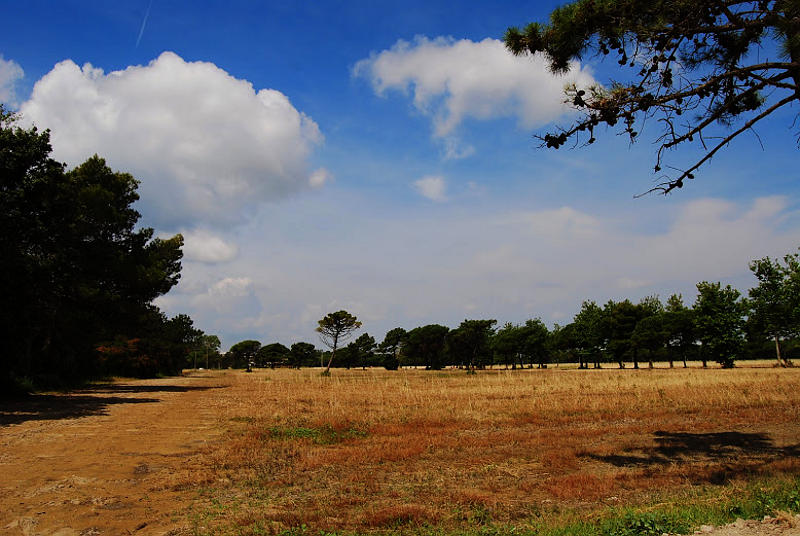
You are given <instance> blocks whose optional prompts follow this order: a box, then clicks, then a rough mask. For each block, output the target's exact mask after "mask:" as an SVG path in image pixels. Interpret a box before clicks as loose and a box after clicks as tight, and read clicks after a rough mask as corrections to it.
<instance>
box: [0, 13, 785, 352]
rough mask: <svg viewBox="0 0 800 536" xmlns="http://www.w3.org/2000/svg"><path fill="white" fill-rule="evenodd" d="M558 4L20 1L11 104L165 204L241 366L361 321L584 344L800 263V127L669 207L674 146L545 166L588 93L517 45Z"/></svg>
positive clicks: (589, 70)
mask: <svg viewBox="0 0 800 536" xmlns="http://www.w3.org/2000/svg"><path fill="white" fill-rule="evenodd" d="M555 5H557V3H556V2H491V3H489V2H462V3H460V4H459V5H458V7H457V9H456V8H454V7H453V4H452V2H436V1H425V2H414V1H404V2H324V1H322V2H264V3H260V2H244V1H233V2H224V3H223V2H192V3H188V2H177V1H171V2H167V1H164V0H152V2H151V1H150V0H141V1H120V2H113V3H112V2H105V1H97V2H70V1H60V2H50V1H36V0H34V1H30V0H29V1H25V2H5V3H4V6H3V7H4V9H3V12H4V13H5V14H6V20H7V24H5V25H4V31H3V32H2V34H0V58H1V59H0V100H3V101H4V102H5V103H6V104H8V105H9V106H10V107H11V108H12V109H15V110H19V111H20V112H21V114H22V117H23V121H24V122H28V123H35V124H36V125H38V126H40V127H42V128H50V129H51V131H52V141H53V148H54V156H55V157H56V158H58V159H60V160H63V161H65V162H67V163H68V164H70V165H75V164H77V163H79V162H81V161H82V160H84V159H85V158H87V157H88V156H91V154H94V153H95V152H97V153H99V154H100V155H101V156H104V157H105V158H107V160H108V162H109V164H110V165H111V166H112V167H114V168H115V169H119V170H123V171H129V172H131V173H133V174H134V175H135V176H136V177H137V178H139V179H140V180H141V181H142V183H141V186H140V193H141V195H142V199H141V201H140V203H139V206H138V209H139V210H140V212H142V214H143V218H142V224H144V225H147V226H152V227H155V228H156V229H157V231H158V232H159V233H160V234H163V235H168V234H172V233H175V232H182V233H183V234H184V235H185V237H186V241H187V243H186V247H185V260H184V270H183V278H182V280H181V283H180V285H179V286H178V287H176V288H175V289H173V290H172V291H171V292H170V293H169V294H168V295H167V296H164V297H162V298H160V299H159V302H158V303H159V305H160V306H161V307H162V308H163V309H164V310H166V311H167V312H168V313H169V314H177V313H179V312H186V313H188V314H190V315H191V316H192V317H193V318H194V319H195V322H196V324H197V325H198V327H200V328H201V329H203V330H205V331H206V332H209V333H217V334H219V335H220V336H221V337H222V339H223V346H224V347H228V346H230V345H231V344H233V343H235V342H237V341H238V340H242V339H245V338H255V339H258V340H260V341H262V342H263V343H269V342H273V341H280V342H282V343H284V344H290V343H293V342H297V341H300V340H306V341H310V342H317V341H316V337H315V334H314V328H315V326H316V321H317V320H318V319H319V318H321V317H322V316H324V314H326V313H327V312H330V311H333V310H338V309H341V308H344V309H347V310H349V311H350V312H351V313H353V314H355V315H357V316H358V317H359V318H360V319H361V320H363V322H364V328H363V329H364V330H365V331H367V332H369V333H370V334H372V335H374V336H376V338H378V339H381V338H382V337H383V335H384V333H385V332H386V331H387V330H389V329H391V328H393V327H396V326H402V327H405V328H407V329H410V328H413V327H416V326H419V325H423V324H426V323H431V322H436V323H442V324H446V325H450V326H451V327H453V326H456V325H457V324H458V323H459V322H460V321H461V320H463V319H465V318H487V317H488V318H496V319H497V320H499V321H500V323H501V324H502V323H504V322H515V323H516V322H523V321H524V320H526V319H527V318H532V317H541V318H542V319H543V320H544V321H545V322H547V323H548V324H552V323H553V322H559V323H562V324H563V323H566V322H568V321H569V320H570V319H571V317H572V316H573V315H574V314H575V313H576V312H577V311H578V309H579V308H580V303H581V301H582V300H583V299H594V300H596V301H598V302H600V303H602V302H605V301H606V300H608V299H622V298H625V297H629V298H631V299H634V300H638V299H640V298H641V297H643V296H645V295H648V294H654V293H655V294H659V295H660V296H661V297H662V298H664V299H666V297H667V296H668V295H669V294H671V293H673V292H678V293H682V294H683V295H684V299H685V301H687V302H692V301H693V300H694V295H695V292H694V284H695V283H697V282H698V281H701V280H713V281H717V280H722V281H723V282H725V283H731V284H734V285H735V286H737V287H738V288H740V289H742V290H746V289H747V288H748V287H749V286H751V285H752V284H753V279H752V276H750V274H749V271H748V269H747V263H748V261H750V260H752V259H754V258H759V257H763V256H767V255H769V256H773V257H774V256H779V255H783V254H785V253H789V252H793V251H796V249H797V247H798V245H800V218H798V184H800V181H798V178H800V171H798V168H800V166H797V156H798V150H797V138H796V136H797V126H796V125H795V126H794V127H793V126H792V121H793V119H794V115H796V114H797V112H798V109H797V106H796V105H795V106H794V107H793V108H791V109H788V110H786V111H785V112H783V113H781V114H780V115H777V116H775V117H774V118H771V119H770V120H769V121H768V122H765V123H764V124H762V125H760V126H759V127H758V129H757V132H758V135H759V137H760V139H761V143H759V141H758V140H757V139H756V138H755V137H754V136H752V135H748V136H744V137H742V138H741V139H739V140H736V141H735V142H734V143H732V144H731V146H730V147H729V148H728V149H727V150H724V151H723V152H721V153H720V154H719V156H718V157H715V158H714V160H713V161H712V162H711V164H710V165H708V166H706V167H705V168H703V170H702V171H701V173H699V174H698V178H697V179H696V180H695V181H693V182H692V183H691V184H688V185H687V187H685V188H683V190H681V191H680V192H678V193H676V194H675V195H670V196H667V197H663V196H657V195H650V196H646V197H644V198H640V199H633V196H634V194H638V193H641V192H642V191H644V190H646V189H648V188H649V187H650V186H651V185H652V184H653V176H652V175H651V173H650V170H651V168H652V157H653V145H652V143H651V142H652V139H653V138H652V136H648V134H653V133H654V132H655V131H654V130H652V128H651V129H650V131H648V130H645V131H644V134H645V135H644V138H643V139H642V141H641V142H639V143H637V144H636V145H634V146H632V147H630V146H629V144H628V143H627V141H625V140H624V139H623V138H620V137H617V136H614V135H613V133H609V134H610V135H608V136H604V137H602V138H601V139H600V140H599V141H598V143H596V144H595V145H593V146H592V147H591V148H587V149H580V150H568V149H562V150H560V151H545V150H539V149H537V148H536V145H537V144H536V142H535V141H534V140H533V139H532V135H533V134H535V133H537V132H542V131H543V128H545V127H547V126H548V125H551V126H552V125H553V124H557V123H558V122H559V120H561V121H562V122H564V121H565V120H568V118H569V115H565V114H568V113H569V111H568V110H566V109H565V108H564V107H563V106H562V104H561V101H562V98H563V97H562V89H563V86H564V83H565V80H564V79H554V78H553V77H552V76H551V75H550V74H549V73H548V72H547V71H546V69H545V68H544V66H543V65H542V63H541V62H540V61H539V60H536V59H532V58H512V57H511V56H509V55H508V54H507V53H506V52H505V51H504V49H503V47H502V45H501V44H500V43H499V42H498V41H496V40H498V39H502V34H503V32H504V30H505V29H506V27H508V26H510V25H524V24H525V23H527V22H529V21H532V20H540V21H543V20H546V17H547V14H548V13H549V11H550V10H551V9H552V8H553V7H554V6H555ZM769 53H770V52H769V51H766V52H765V54H769ZM614 67H616V63H615V62H613V61H611V62H609V64H603V63H599V62H597V61H596V60H595V59H594V58H587V59H586V61H584V62H583V63H582V64H580V65H576V68H575V69H573V74H572V75H571V76H573V79H575V80H577V81H579V82H583V83H591V82H593V81H598V82H600V83H607V82H608V80H609V77H610V76H613V75H614V73H615V70H614ZM761 144H763V147H764V148H763V149H762V147H761ZM692 154H693V149H688V150H686V151H684V152H682V153H679V154H677V155H676V161H675V163H677V164H679V163H680V162H681V161H682V160H681V159H689V158H691V156H692Z"/></svg>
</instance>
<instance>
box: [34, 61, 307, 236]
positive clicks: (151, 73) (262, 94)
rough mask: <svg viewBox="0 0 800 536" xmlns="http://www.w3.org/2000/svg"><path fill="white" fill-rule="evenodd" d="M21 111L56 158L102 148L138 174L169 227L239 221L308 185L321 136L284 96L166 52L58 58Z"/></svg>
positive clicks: (151, 211)
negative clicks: (90, 59)
mask: <svg viewBox="0 0 800 536" xmlns="http://www.w3.org/2000/svg"><path fill="white" fill-rule="evenodd" d="M20 111H21V112H22V114H23V120H25V121H29V122H34V123H36V124H37V125H38V126H40V127H42V128H50V129H51V139H52V144H53V153H54V157H55V158H57V159H59V160H63V161H66V162H67V163H68V164H71V165H74V164H77V163H80V162H82V161H83V160H84V159H86V158H87V157H89V156H91V155H92V154H94V153H98V154H100V155H101V156H103V157H105V158H107V160H108V161H109V164H110V165H111V166H112V167H114V168H116V169H120V170H124V171H128V172H131V173H133V174H134V175H135V176H136V177H137V178H139V179H141V180H142V184H141V186H140V194H141V196H142V201H141V203H142V212H143V213H144V214H145V216H146V217H147V223H149V224H155V225H157V226H160V227H168V228H178V227H181V226H183V227H191V226H193V225H195V224H196V222H198V221H203V222H205V223H207V224H231V223H237V222H239V221H242V219H243V215H244V214H245V213H247V212H248V211H251V210H252V209H253V208H254V207H255V206H257V205H258V204H260V203H263V202H265V201H269V200H273V199H278V198H283V197H285V196H287V195H288V194H290V193H292V192H294V191H297V190H299V189H303V188H308V187H309V171H308V165H307V159H308V157H309V155H310V154H311V152H312V151H313V149H314V147H315V145H317V144H318V143H320V142H321V141H322V135H321V134H320V131H319V128H318V127H317V125H316V123H314V121H313V120H311V118H309V117H307V116H306V115H304V114H303V113H302V112H299V111H298V110H296V109H295V108H294V107H293V106H292V104H291V103H290V102H289V99H288V98H287V97H286V95H284V94H283V93H281V92H279V91H276V90H274V89H261V90H259V91H255V90H254V88H253V86H252V85H251V84H250V82H248V81H246V80H239V79H236V78H234V77H233V76H231V75H229V74H228V73H226V72H225V71H223V70H222V69H220V68H219V67H217V66H216V65H214V64H212V63H207V62H186V61H184V60H183V59H182V58H180V57H179V56H177V55H176V54H174V53H172V52H164V53H163V54H161V55H160V56H159V57H158V58H157V59H155V60H153V61H152V62H150V63H149V64H148V65H146V66H134V67H128V68H127V69H125V70H122V71H114V72H110V73H108V74H105V73H104V72H103V71H102V70H101V69H97V68H94V67H92V66H91V65H90V64H86V65H84V66H83V67H82V68H80V67H78V66H77V65H76V64H75V63H73V62H72V61H71V60H66V61H63V62H61V63H59V64H57V65H56V66H55V67H54V68H53V69H52V71H50V72H49V73H48V74H47V75H45V76H44V77H43V78H42V79H41V80H39V81H38V82H37V83H36V85H35V87H34V89H33V93H32V95H31V98H30V100H28V101H27V102H25V103H24V104H23V105H22V106H21V108H20Z"/></svg>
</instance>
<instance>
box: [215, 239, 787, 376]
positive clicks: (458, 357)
mask: <svg viewBox="0 0 800 536" xmlns="http://www.w3.org/2000/svg"><path fill="white" fill-rule="evenodd" d="M750 270H751V271H752V272H753V274H754V276H755V277H756V279H757V280H758V284H757V285H756V286H755V287H753V288H752V289H750V291H749V293H748V296H747V297H745V296H743V295H742V294H741V293H740V292H739V291H738V290H736V289H735V288H733V287H731V286H730V285H725V286H723V285H722V284H721V283H719V282H716V283H709V282H707V281H703V282H701V283H698V284H697V296H696V298H695V301H694V303H693V304H691V305H686V304H684V301H683V298H682V296H681V295H680V294H673V295H672V296H670V297H669V298H668V299H667V301H666V302H665V303H664V302H662V301H661V300H660V299H659V298H658V297H657V296H647V297H645V298H643V299H642V300H640V301H639V302H638V303H634V302H632V301H631V300H628V299H625V300H622V301H614V300H609V301H608V302H606V303H605V304H604V305H602V306H601V305H598V304H597V303H596V302H594V301H589V300H587V301H584V302H583V303H582V304H581V308H580V310H579V311H578V313H577V314H576V315H575V316H574V318H573V319H572V322H570V323H568V324H565V325H558V324H556V325H554V326H553V327H552V328H551V329H548V327H547V326H546V325H545V324H544V322H542V320H541V319H539V318H533V319H530V320H527V321H525V322H524V323H522V324H512V323H506V324H504V325H503V326H501V327H499V328H498V327H497V320H494V319H483V320H474V319H473V320H464V321H463V322H462V323H461V324H460V325H459V326H458V327H456V328H454V329H450V328H449V327H447V326H443V325H439V324H429V325H425V326H420V327H417V328H414V329H411V330H408V331H407V330H405V329H404V328H401V327H398V328H395V329H392V330H390V331H389V332H387V333H386V336H385V337H384V339H383V341H382V342H377V341H376V340H375V338H374V337H373V336H371V335H369V334H368V333H363V334H361V335H360V336H359V337H358V338H356V339H355V340H353V341H352V342H350V343H349V344H347V345H342V343H343V342H346V340H347V339H348V338H349V336H350V335H353V334H354V332H355V331H356V330H358V329H359V328H360V327H361V323H360V322H359V321H358V320H357V318H356V317H355V316H353V315H351V314H349V313H347V312H346V311H337V312H335V313H330V314H328V315H327V316H326V317H325V318H323V319H322V320H320V321H319V327H318V328H317V332H319V333H320V335H321V339H322V342H323V343H324V344H325V345H326V346H328V348H329V349H330V352H325V351H322V350H318V349H316V348H315V347H314V345H313V344H311V343H308V342H299V343H295V344H294V345H292V347H291V348H287V347H286V346H284V345H282V344H280V343H272V344H268V345H266V346H261V344H260V343H259V342H258V341H254V340H248V341H242V342H240V343H237V344H235V345H234V346H233V347H232V348H231V350H230V352H228V353H227V354H226V355H225V356H222V357H221V359H222V360H223V361H224V362H225V363H226V365H227V366H233V367H237V366H246V365H248V364H253V365H255V366H272V367H275V366H292V367H301V366H326V365H325V364H326V363H327V366H326V371H327V370H328V369H330V367H331V366H334V367H345V368H353V367H375V366H382V367H384V368H386V369H389V370H395V369H397V368H399V367H400V366H415V367H424V368H426V369H432V370H437V369H442V368H444V367H446V366H454V367H459V368H464V369H466V370H467V371H470V372H474V371H475V370H476V369H479V368H486V367H489V366H494V365H500V366H506V367H511V368H517V367H526V366H528V367H533V366H538V367H542V368H544V367H547V365H548V364H551V363H570V362H571V363H577V364H578V367H579V368H590V367H591V368H600V367H602V366H603V364H604V363H606V364H608V363H611V364H615V365H616V366H618V367H619V368H624V367H625V366H626V364H627V363H632V366H633V368H640V367H642V366H644V364H645V363H646V365H647V366H648V367H653V363H654V362H655V361H666V362H668V363H669V366H670V367H674V366H675V363H676V362H678V363H679V364H682V365H683V366H684V367H686V366H687V362H688V361H690V360H698V361H701V362H702V364H703V366H704V367H705V366H707V365H708V363H709V362H716V363H719V364H720V365H721V366H723V367H725V368H730V367H733V366H734V363H735V361H736V360H740V359H751V358H763V357H765V356H766V355H769V353H771V352H774V353H775V357H776V361H777V365H779V366H782V367H785V366H791V360H790V359H789V357H790V354H794V353H796V352H797V351H800V346H798V345H797V339H798V335H800V257H798V254H789V255H786V256H785V257H784V258H783V259H782V260H780V259H771V258H769V257H765V258H763V259H760V260H756V261H753V262H752V263H750ZM784 346H786V348H784Z"/></svg>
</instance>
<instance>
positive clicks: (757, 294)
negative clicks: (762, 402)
mask: <svg viewBox="0 0 800 536" xmlns="http://www.w3.org/2000/svg"><path fill="white" fill-rule="evenodd" d="M750 270H751V271H752V272H753V275H755V276H756V278H757V279H758V286H756V287H754V288H751V289H750V292H749V295H750V306H751V307H752V312H751V315H750V319H749V320H750V321H751V323H752V324H754V325H756V326H758V327H759V328H760V331H762V332H763V333H764V334H765V335H766V336H767V337H769V338H770V339H772V340H774V341H775V354H776V357H777V359H778V365H780V366H782V367H785V366H789V365H791V363H790V362H789V360H788V359H786V358H785V357H784V356H783V355H782V353H781V339H783V338H787V337H792V336H796V335H797V333H798V329H800V326H798V321H799V320H800V315H799V314H798V313H800V300H798V298H800V293H798V292H797V287H796V284H797V283H798V282H800V261H799V260H798V256H797V254H793V255H786V256H785V257H784V264H781V262H780V261H779V260H777V259H775V260H773V259H770V258H769V257H764V258H763V259H759V260H755V261H753V262H751V263H750Z"/></svg>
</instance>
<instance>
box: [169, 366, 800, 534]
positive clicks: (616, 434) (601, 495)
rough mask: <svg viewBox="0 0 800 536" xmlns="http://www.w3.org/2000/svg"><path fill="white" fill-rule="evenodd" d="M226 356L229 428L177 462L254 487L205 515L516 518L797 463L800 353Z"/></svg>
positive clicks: (238, 488)
mask: <svg viewBox="0 0 800 536" xmlns="http://www.w3.org/2000/svg"><path fill="white" fill-rule="evenodd" d="M228 374H231V375H233V378H232V379H233V387H231V388H229V389H227V390H224V391H223V392H222V393H223V394H221V395H220V397H219V398H218V399H216V404H217V405H218V406H217V407H216V410H217V411H218V412H219V415H220V416H221V420H222V425H223V426H225V427H226V428H227V429H228V430H229V433H228V435H227V438H226V440H225V441H224V442H223V443H222V444H219V445H216V446H215V447H214V448H213V449H209V451H208V452H206V453H205V455H204V456H203V457H202V459H201V460H200V461H199V465H197V466H195V467H193V468H192V469H191V470H187V471H186V472H185V473H184V474H182V475H176V476H175V477H176V479H177V480H178V483H177V485H180V486H182V487H184V488H187V487H196V486H201V485H202V486H206V487H207V490H206V495H205V497H206V499H207V500H209V501H211V500H213V501H216V504H217V505H219V504H220V502H221V503H222V504H223V506H224V504H225V502H226V501H227V502H228V503H230V504H234V503H235V504H237V505H245V506H244V507H241V508H238V509H236V512H237V513H236V514H235V515H234V514H233V513H230V512H233V510H234V509H233V508H231V509H225V508H224V507H223V508H221V509H220V508H218V509H217V511H218V513H217V514H216V515H215V517H214V518H213V519H207V520H205V521H204V524H205V526H218V527H224V526H233V525H236V526H237V527H238V529H237V530H238V531H239V532H243V533H247V531H246V530H245V529H246V527H248V526H259V527H261V528H266V530H271V531H278V530H281V529H283V528H287V527H292V526H299V525H302V524H305V525H307V526H310V527H313V528H321V529H356V530H378V529H385V528H392V527H399V526H405V525H415V524H424V523H427V524H438V525H440V526H446V527H456V526H466V525H475V524H476V523H483V522H487V521H497V522H509V523H514V522H521V521H523V520H525V519H527V518H529V517H530V516H531V515H532V514H533V513H534V512H537V511H539V510H541V509H542V508H549V507H553V506H554V505H560V506H569V507H575V508H587V509H591V508H596V507H599V506H602V505H603V504H625V503H631V502H636V501H643V500H648V499H649V498H653V497H655V496H657V495H658V494H661V493H665V492H669V491H671V490H672V491H675V490H678V489H684V488H686V487H689V486H708V485H716V484H722V483H725V482H729V481H732V480H742V479H747V478H751V477H755V476H763V475H771V474H781V473H792V474H795V473H800V462H798V454H800V422H798V416H800V369H773V368H768V367H764V368H744V367H742V368H737V369H734V370H721V369H700V368H689V369H683V368H675V369H664V368H657V369H654V370H647V369H645V370H638V371H634V370H629V369H628V370H616V369H611V368H609V369H603V370H587V371H578V370H565V369H553V368H551V369H547V370H524V371H521V370H517V371H505V370H490V371H483V372H480V373H479V374H478V375H476V376H468V375H466V374H465V373H464V372H463V371H443V372H433V371H422V370H400V371H392V372H390V371H384V370H377V369H375V370H366V371H361V370H351V371H344V370H335V371H333V373H332V376H331V377H329V378H326V377H321V376H320V375H319V371H317V370H300V371H296V370H285V369H283V370H282V369H279V370H268V371H257V372H255V373H253V374H244V373H239V372H229V373H228ZM242 508H244V509H242ZM219 512H222V513H219ZM225 512H228V513H225ZM243 527H244V528H243ZM220 530H221V529H220Z"/></svg>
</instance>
